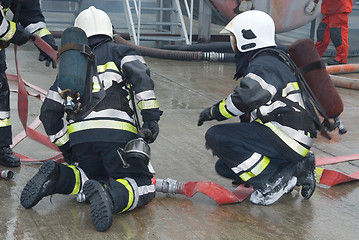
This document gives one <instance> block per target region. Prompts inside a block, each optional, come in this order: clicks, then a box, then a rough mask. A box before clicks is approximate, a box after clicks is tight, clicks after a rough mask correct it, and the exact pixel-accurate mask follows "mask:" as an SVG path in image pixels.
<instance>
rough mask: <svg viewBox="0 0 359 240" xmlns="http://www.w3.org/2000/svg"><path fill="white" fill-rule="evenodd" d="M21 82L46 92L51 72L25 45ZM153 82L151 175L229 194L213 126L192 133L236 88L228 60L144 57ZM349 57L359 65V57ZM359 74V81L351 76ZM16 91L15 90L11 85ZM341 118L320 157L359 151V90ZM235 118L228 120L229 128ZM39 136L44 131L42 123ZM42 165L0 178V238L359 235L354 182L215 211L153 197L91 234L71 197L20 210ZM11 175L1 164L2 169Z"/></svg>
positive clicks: (358, 185) (200, 202) (344, 167)
mask: <svg viewBox="0 0 359 240" xmlns="http://www.w3.org/2000/svg"><path fill="white" fill-rule="evenodd" d="M18 56H19V67H20V73H21V75H22V77H23V78H24V79H25V80H26V81H28V82H30V83H32V84H34V85H36V86H38V87H40V88H42V89H44V90H47V89H48V88H49V87H50V85H51V84H52V83H53V81H54V79H55V76H56V73H57V70H52V69H50V68H46V67H45V66H44V65H43V63H40V62H38V61H37V57H38V51H37V49H36V48H35V47H34V46H33V45H31V44H30V43H28V44H26V45H25V46H22V47H21V48H20V49H19V52H18ZM145 59H146V61H147V63H148V65H149V67H150V69H151V71H152V78H153V80H154V82H155V85H156V89H155V90H156V94H157V98H158V102H159V104H160V108H161V109H162V110H163V111H164V114H163V116H162V119H161V121H160V135H159V137H158V139H157V140H156V142H155V143H153V144H151V149H152V165H153V166H154V168H155V170H156V175H155V177H156V178H162V179H165V178H172V179H176V180H179V181H182V182H187V181H213V182H216V183H218V184H220V185H222V186H224V187H226V188H228V189H229V190H231V191H232V190H234V188H235V187H234V186H232V184H231V182H230V181H228V180H226V179H223V178H221V177H220V176H218V175H217V174H216V173H215V170H214V163H215V161H216V159H215V158H214V157H213V156H212V154H211V153H210V152H209V151H207V150H206V149H205V147H204V134H205V132H206V130H207V129H208V128H209V127H210V126H212V125H215V124H218V122H206V123H205V124H204V125H203V126H201V127H197V120H198V116H199V113H200V112H201V110H202V109H204V108H205V107H208V106H211V105H212V104H213V103H215V102H216V101H218V100H221V99H222V98H224V97H226V96H227V95H228V94H229V93H230V92H231V91H232V90H233V88H234V87H235V86H236V84H238V83H237V82H236V81H234V80H232V76H233V73H234V70H235V66H234V63H218V62H186V61H174V60H165V59H157V58H148V57H146V58H145ZM350 61H352V62H356V63H358V62H359V60H357V59H351V60H350ZM7 63H8V65H9V66H8V67H9V70H8V73H11V74H15V73H16V72H15V67H14V53H13V50H12V48H11V47H10V48H9V49H7ZM350 76H351V77H354V78H358V75H356V74H351V75H350ZM10 85H11V88H12V89H17V85H16V83H14V82H11V83H10ZM338 92H339V93H340V95H341V97H342V99H343V102H344V106H345V109H344V112H343V113H342V115H341V119H342V120H343V123H344V125H345V127H346V128H347V130H348V133H347V134H345V135H339V134H338V132H337V131H334V132H332V133H331V135H332V140H330V141H329V140H327V139H325V138H324V137H322V136H318V138H317V139H315V141H314V146H313V148H312V150H313V151H314V153H315V154H316V157H317V158H322V157H333V156H346V155H352V154H358V153H359V149H358V142H359V127H358V126H359V118H358V112H359V91H358V90H350V89H342V88H338ZM40 106H41V101H40V100H39V99H37V98H35V97H29V116H28V123H29V124H30V123H31V122H32V121H33V120H34V119H35V118H36V116H37V115H38V114H39V110H40ZM11 114H12V123H13V134H14V136H15V135H16V134H18V133H19V132H21V131H22V126H21V124H20V121H19V118H18V113H17V94H16V93H12V95H11ZM234 121H237V119H231V120H228V122H234ZM38 131H39V132H42V133H44V130H43V128H42V126H40V127H39V128H38ZM14 151H16V152H18V153H21V154H23V155H26V156H30V157H33V158H36V159H47V158H50V157H52V156H54V155H55V154H56V152H55V151H54V150H51V149H50V148H47V147H45V146H43V145H41V144H40V143H38V142H36V141H34V140H31V139H29V138H26V139H24V140H23V141H22V142H21V143H19V144H18V145H16V146H15V148H14ZM39 166H40V164H37V163H23V164H22V165H21V167H19V168H15V169H12V170H14V171H15V172H16V173H17V175H16V178H15V179H14V180H4V179H0V193H1V194H0V204H1V208H0V239H6V240H12V239H16V240H18V239H19V240H20V239H36V240H43V239H46V240H49V239H100V238H103V239H161V240H162V239H175V240H177V239H196V240H197V239H357V238H358V236H359V228H358V226H359V221H358V219H357V216H358V215H359V204H358V199H359V182H358V181H354V182H350V183H344V184H340V185H337V186H333V187H328V186H326V185H320V186H318V187H317V190H316V192H315V193H314V195H313V197H312V198H311V199H310V200H305V199H303V198H302V197H301V195H300V193H299V192H298V189H295V190H294V191H293V192H292V193H290V194H287V195H285V196H283V197H282V198H281V199H280V200H279V201H278V202H276V203H275V204H273V205H271V206H257V205H253V204H251V203H250V202H249V200H248V199H247V200H245V201H244V202H242V203H238V204H229V205H218V204H217V203H216V202H215V201H214V200H213V199H211V198H209V197H208V196H206V195H204V194H201V193H197V194H196V195H194V196H193V197H192V198H186V197H185V196H184V195H170V196H167V195H166V194H163V193H157V195H156V198H155V199H154V200H153V202H151V203H150V204H149V205H147V206H145V207H142V208H140V209H137V210H135V211H133V212H128V213H125V214H117V215H115V216H114V219H113V224H112V227H111V228H110V229H109V230H108V231H106V232H104V233H100V232H97V231H96V230H95V228H94V226H93V225H92V222H91V217H90V205H89V204H86V203H77V202H76V197H75V196H63V195H53V196H52V197H46V198H44V199H43V200H42V201H40V202H39V203H38V204H37V205H36V206H35V207H34V208H33V209H30V210H26V209H24V208H23V207H22V206H21V204H20V200H19V198H20V194H21V191H22V189H23V187H24V186H25V184H26V183H27V181H28V180H29V179H30V178H31V177H32V176H33V175H34V174H35V173H36V172H37V169H38V168H39ZM325 168H328V169H333V170H336V171H341V172H344V173H345V174H350V173H353V172H356V171H358V170H359V160H356V161H351V162H346V163H341V164H335V165H330V166H325ZM3 169H7V168H5V167H0V170H3Z"/></svg>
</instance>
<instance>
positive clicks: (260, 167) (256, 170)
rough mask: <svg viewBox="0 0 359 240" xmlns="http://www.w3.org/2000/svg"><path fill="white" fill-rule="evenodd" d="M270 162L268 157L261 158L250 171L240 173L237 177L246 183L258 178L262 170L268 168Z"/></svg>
mask: <svg viewBox="0 0 359 240" xmlns="http://www.w3.org/2000/svg"><path fill="white" fill-rule="evenodd" d="M269 162H270V160H269V158H268V157H266V156H263V159H262V160H261V161H260V162H259V163H258V164H257V166H255V167H254V168H253V169H252V170H251V171H249V172H245V173H242V174H241V175H239V177H240V178H241V179H242V180H243V181H248V180H249V179H251V178H253V177H256V176H258V175H259V174H260V173H261V172H263V170H264V169H265V168H266V167H267V166H268V164H269Z"/></svg>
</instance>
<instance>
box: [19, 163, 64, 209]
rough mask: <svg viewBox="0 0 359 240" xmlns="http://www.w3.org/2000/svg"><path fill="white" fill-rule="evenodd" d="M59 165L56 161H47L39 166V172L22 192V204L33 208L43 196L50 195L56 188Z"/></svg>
mask: <svg viewBox="0 0 359 240" xmlns="http://www.w3.org/2000/svg"><path fill="white" fill-rule="evenodd" d="M59 172H60V171H59V166H58V163H57V162H55V161H52V160H51V161H47V162H45V163H44V164H42V166H41V167H40V168H39V171H38V173H36V175H35V176H34V177H33V178H32V179H31V180H30V181H29V182H28V183H27V184H26V186H25V187H24V190H22V193H21V198H20V201H21V205H22V206H23V207H24V208H32V207H33V206H35V205H36V204H37V203H38V202H39V201H40V200H41V199H42V198H43V197H45V196H49V195H51V194H52V193H53V191H54V189H55V184H56V183H57V180H58V178H59Z"/></svg>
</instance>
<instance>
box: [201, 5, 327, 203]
mask: <svg viewBox="0 0 359 240" xmlns="http://www.w3.org/2000/svg"><path fill="white" fill-rule="evenodd" d="M225 30H226V32H229V33H230V40H231V44H232V47H233V50H234V52H235V53H236V55H235V57H236V74H235V76H234V77H235V79H239V78H241V77H243V78H242V79H241V81H240V84H239V85H238V86H237V87H236V88H235V89H234V92H233V93H231V94H229V95H228V96H227V97H226V98H224V99H223V100H221V101H219V102H218V103H216V104H214V105H213V106H212V107H209V108H206V109H204V110H203V111H202V112H201V114H200V117H199V121H198V125H199V126H201V125H202V124H203V122H204V121H210V120H213V119H216V120H218V121H222V120H226V119H229V118H232V117H235V116H240V119H241V122H240V123H230V124H220V125H216V126H213V127H211V128H209V129H208V131H207V132H206V135H205V138H206V147H207V148H208V149H211V150H212V151H213V154H214V155H216V156H217V157H218V158H219V160H218V161H217V162H216V165H215V168H216V171H217V173H218V174H219V175H221V176H223V177H226V178H230V179H232V180H233V181H235V182H236V183H239V184H241V183H246V184H249V185H252V186H253V188H254V192H253V193H252V195H251V197H250V201H251V202H252V203H254V204H259V205H270V204H272V203H274V202H276V201H277V200H278V199H279V198H280V197H281V196H282V195H283V194H285V193H288V192H290V191H292V189H293V188H294V187H295V186H296V185H298V186H301V195H302V196H303V197H304V198H305V199H309V198H310V197H311V196H312V194H313V192H314V191H315V181H316V179H315V159H314V154H313V153H312V152H311V151H309V150H310V147H311V145H312V141H313V138H314V137H316V131H317V130H320V129H321V124H320V122H319V119H318V116H317V115H316V112H315V110H314V107H313V105H312V101H311V100H310V99H311V98H310V95H309V94H310V93H308V91H307V88H306V87H305V84H304V83H303V81H301V79H300V78H297V77H296V75H295V74H296V72H299V71H296V69H295V64H294V63H293V62H292V61H291V59H290V58H289V56H288V55H287V54H286V53H285V52H283V51H280V50H277V49H276V48H275V47H276V43H275V40H274V39H275V25H274V22H273V20H272V18H271V17H270V16H269V15H268V14H266V13H264V12H261V11H257V10H250V11H246V12H243V13H241V14H239V15H237V16H236V17H235V18H234V19H233V20H232V21H231V22H230V23H229V24H228V25H227V26H226V27H225ZM289 63H291V64H289Z"/></svg>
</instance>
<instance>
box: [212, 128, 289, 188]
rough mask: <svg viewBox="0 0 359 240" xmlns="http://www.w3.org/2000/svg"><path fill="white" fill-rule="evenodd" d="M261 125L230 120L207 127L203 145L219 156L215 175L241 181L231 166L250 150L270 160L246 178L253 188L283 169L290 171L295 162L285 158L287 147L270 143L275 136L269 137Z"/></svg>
mask: <svg viewBox="0 0 359 240" xmlns="http://www.w3.org/2000/svg"><path fill="white" fill-rule="evenodd" d="M262 128H266V126H263V125H261V124H258V123H231V124H220V125H216V126H213V127H211V128H210V129H208V131H207V133H206V136H205V138H206V146H207V148H208V149H211V150H212V151H213V154H214V155H216V156H218V158H219V160H218V162H217V163H216V171H217V173H218V174H220V175H221V176H223V177H226V178H230V179H233V180H235V181H237V182H241V181H243V180H242V179H240V178H239V176H238V175H236V174H235V173H234V172H233V171H232V168H233V167H236V166H238V165H239V164H241V163H242V162H244V161H246V160H247V159H249V158H250V157H251V156H252V155H253V154H254V153H258V154H261V155H263V156H265V157H267V158H269V159H270V162H269V164H268V165H267V166H266V167H265V169H264V170H263V171H262V172H261V173H260V174H259V175H257V176H256V177H253V178H251V179H249V180H248V181H247V183H249V184H251V185H253V186H254V187H256V186H261V185H262V184H263V183H265V182H267V181H268V180H269V179H270V177H272V176H273V175H274V174H275V173H277V172H278V171H280V170H281V169H283V168H286V169H293V171H294V166H295V161H292V160H291V159H289V158H290V157H288V156H289V155H288V154H286V152H287V151H289V149H285V148H279V147H278V145H275V144H272V143H273V142H278V137H277V136H276V135H275V134H274V133H273V136H270V135H268V134H267V133H266V134H265V133H264V132H263V129H262ZM271 138H273V141H271ZM283 145H284V144H283Z"/></svg>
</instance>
